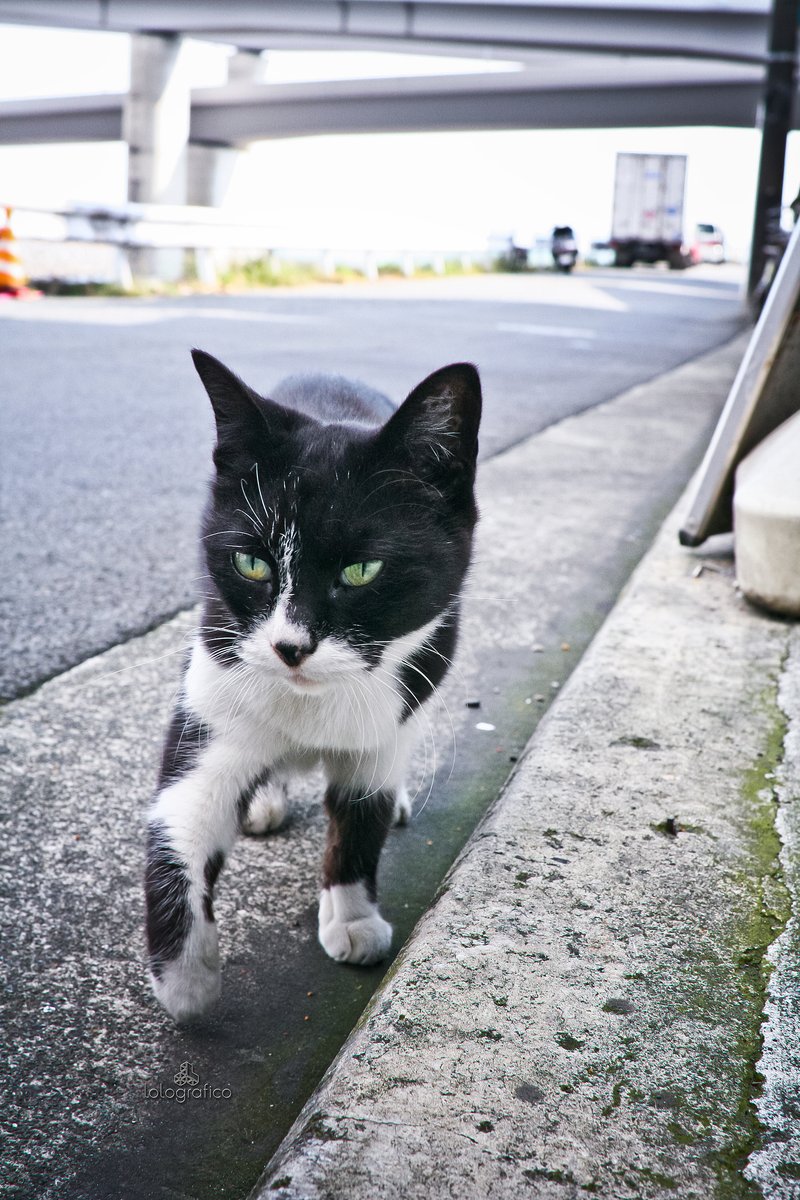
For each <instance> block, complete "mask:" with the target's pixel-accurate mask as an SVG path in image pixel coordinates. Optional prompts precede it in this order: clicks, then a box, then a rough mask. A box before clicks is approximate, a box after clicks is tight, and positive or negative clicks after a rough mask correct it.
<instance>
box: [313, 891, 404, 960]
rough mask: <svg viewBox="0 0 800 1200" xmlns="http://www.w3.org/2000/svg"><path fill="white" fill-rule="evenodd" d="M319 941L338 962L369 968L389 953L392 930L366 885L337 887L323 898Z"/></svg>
mask: <svg viewBox="0 0 800 1200" xmlns="http://www.w3.org/2000/svg"><path fill="white" fill-rule="evenodd" d="M319 940H320V944H321V946H322V948H323V950H324V951H325V953H326V954H328V955H330V957H331V958H333V959H335V960H336V962H349V963H357V964H358V965H359V966H368V965H369V964H370V963H376V962H380V960H381V959H382V958H385V957H386V955H387V954H388V953H389V948H390V946H391V944H392V927H391V925H390V924H389V922H388V921H384V919H383V917H382V916H381V914H380V913H379V912H378V906H377V905H376V904H373V903H372V901H371V900H370V899H369V897H368V896H367V893H366V888H365V887H364V885H363V883H347V884H335V885H334V886H333V887H330V888H325V889H324V890H323V892H322V895H321V896H320V901H319Z"/></svg>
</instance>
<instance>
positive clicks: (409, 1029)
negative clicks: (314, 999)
mask: <svg viewBox="0 0 800 1200" xmlns="http://www.w3.org/2000/svg"><path fill="white" fill-rule="evenodd" d="M679 509H680V506H679ZM678 515H679V511H678V510H676V513H675V514H673V515H672V517H671V518H670V519H669V520H668V521H667V523H666V524H665V526H664V528H663V529H662V531H661V533H660V535H659V537H658V538H657V541H656V543H655V545H654V547H653V549H652V550H651V551H650V553H649V554H648V555H647V557H646V558H645V559H644V560H643V562H642V563H641V565H640V567H639V568H638V569H637V571H636V572H635V574H634V576H633V578H632V580H631V582H630V584H629V585H628V587H627V588H626V590H625V591H624V593H623V595H622V597H621V599H620V601H619V603H618V605H617V607H616V609H615V610H614V612H613V613H612V615H611V616H610V617H609V619H608V620H607V622H606V624H605V625H604V627H603V628H602V630H601V632H600V633H599V634H598V636H597V637H596V638H595V640H594V642H593V644H592V646H591V648H590V649H589V651H588V652H587V654H586V656H585V658H584V659H583V661H582V662H581V664H580V665H579V667H578V668H577V670H576V672H575V673H574V674H573V676H572V677H571V679H570V681H569V683H568V684H567V686H566V687H565V689H564V691H563V693H562V694H561V695H560V697H559V699H558V701H557V702H556V704H555V705H554V707H553V708H552V709H551V711H550V713H549V714H548V716H547V717H546V718H545V720H544V721H543V722H542V724H541V726H540V727H539V730H538V731H537V733H536V735H535V736H534V738H533V740H532V743H531V744H530V746H529V748H528V751H527V753H526V755H525V758H524V760H523V761H522V762H521V763H520V765H519V767H518V769H517V771H516V773H515V775H514V776H513V778H512V779H511V781H510V782H509V784H508V786H507V787H506V789H505V791H504V792H503V794H502V795H501V797H500V798H499V800H498V802H497V803H496V805H495V806H494V808H493V810H492V811H491V813H490V814H489V816H488V817H487V819H486V820H485V821H484V822H483V824H482V825H481V827H480V828H479V829H478V831H477V832H476V834H475V835H474V836H473V838H472V840H471V842H470V843H469V845H468V846H467V848H466V850H465V851H464V853H463V854H462V856H461V858H460V859H459V861H458V862H457V863H456V865H455V866H454V868H453V870H452V871H451V873H450V875H449V876H448V878H447V880H446V882H445V884H444V886H443V888H442V889H441V893H440V896H439V898H438V901H437V903H436V904H435V906H434V907H433V908H432V909H431V910H430V911H429V913H428V914H427V915H426V917H425V918H424V919H423V921H422V922H421V923H420V925H419V926H418V928H417V930H416V932H415V934H414V936H413V937H412V938H411V940H410V942H409V943H408V945H407V946H406V948H405V949H404V951H403V952H402V954H401V956H400V957H399V959H398V960H397V962H396V964H395V967H394V969H393V971H392V973H391V975H390V977H389V978H388V979H387V981H386V982H385V984H384V986H383V987H382V988H381V990H380V991H379V993H378V994H377V995H376V997H375V998H374V1000H373V1002H372V1004H371V1006H370V1008H369V1010H368V1012H367V1013H366V1014H365V1017H364V1018H363V1019H362V1021H361V1023H360V1024H359V1026H358V1027H357V1029H356V1030H355V1032H354V1033H353V1035H352V1036H351V1038H350V1039H349V1041H348V1042H347V1044H346V1045H345V1047H344V1049H343V1050H342V1052H341V1054H340V1055H339V1057H338V1059H337V1060H336V1062H335V1063H334V1064H333V1066H332V1067H331V1069H330V1070H329V1072H328V1074H327V1076H326V1078H325V1079H324V1081H323V1083H322V1085H321V1086H320V1088H319V1089H318V1090H317V1091H316V1093H315V1094H314V1095H313V1096H312V1098H311V1100H310V1101H309V1103H308V1104H307V1105H306V1107H305V1109H304V1111H303V1113H302V1114H301V1116H300V1118H299V1119H298V1121H297V1122H296V1123H295V1126H294V1127H293V1129H292V1131H291V1132H290V1134H289V1136H288V1137H287V1139H286V1140H285V1142H284V1144H283V1146H282V1147H281V1149H280V1150H279V1152H278V1153H277V1155H276V1156H275V1157H274V1159H273V1160H272V1162H271V1164H270V1166H269V1167H268V1169H267V1172H266V1173H265V1176H264V1178H263V1180H262V1182H261V1184H260V1186H259V1188H257V1189H256V1191H255V1192H254V1193H253V1195H254V1196H257V1197H259V1198H260V1200H266V1198H267V1197H268V1196H269V1197H271V1196H280V1197H286V1198H288V1197H292V1198H294V1200H301V1198H302V1200H312V1198H323V1197H325V1198H333V1197H338V1196H345V1195H346V1196H348V1197H351V1198H353V1200H359V1198H364V1200H366V1198H369V1200H378V1198H389V1197H401V1196H402V1197H404V1198H409V1200H410V1198H414V1197H419V1198H420V1200H422V1198H423V1197H424V1198H425V1200H437V1198H439V1197H442V1198H443V1197H451V1196H458V1197H501V1196H502V1197H508V1196H517V1195H530V1194H533V1195H537V1196H545V1197H551V1196H552V1197H559V1198H561V1197H573V1196H574V1197H577V1196H580V1195H584V1194H592V1195H598V1196H606V1197H609V1200H611V1198H612V1197H613V1200H624V1198H628V1197H629V1198H630V1200H642V1198H649V1197H656V1196H661V1195H665V1194H671V1195H680V1196H681V1198H682V1200H686V1198H689V1197H708V1196H712V1195H724V1196H726V1197H739V1196H742V1197H745V1196H756V1195H759V1194H764V1195H768V1196H771V1197H786V1198H788V1197H790V1196H795V1195H797V1184H796V1183H793V1182H792V1179H793V1178H794V1175H793V1172H794V1171H795V1170H796V1169H797V1160H796V1157H795V1158H792V1152H793V1148H794V1150H796V1147H793V1145H792V1144H790V1141H789V1140H786V1139H787V1138H788V1136H789V1135H788V1134H787V1133H786V1124H787V1121H788V1120H790V1118H791V1110H790V1109H787V1103H788V1101H787V1086H786V1084H787V1080H786V1077H785V1072H784V1073H783V1074H782V1071H783V1070H784V1067H785V1056H784V1063H783V1065H782V1064H781V1062H779V1061H777V1060H776V1056H775V1052H774V1051H775V1043H776V1039H777V1042H778V1044H780V1031H779V1029H778V1030H777V1032H776V1030H775V1029H773V1032H772V1036H771V1044H772V1049H773V1055H772V1070H773V1078H772V1081H771V1085H770V1094H769V1096H768V1097H767V1099H768V1100H769V1102H770V1103H771V1105H772V1108H771V1110H770V1107H769V1104H768V1103H766V1102H763V1103H762V1105H761V1116H762V1120H764V1121H767V1120H769V1121H770V1122H771V1124H772V1131H771V1130H770V1129H769V1128H766V1129H765V1128H764V1127H760V1126H759V1123H758V1120H757V1117H756V1110H755V1107H754V1103H753V1102H754V1100H755V1099H756V1098H757V1096H758V1093H759V1086H758V1079H757V1073H756V1072H757V1062H758V1059H759V1055H760V1052H761V1039H760V1026H761V1021H762V1014H763V1006H764V1001H765V992H766V979H767V975H768V964H767V955H768V953H769V951H770V947H771V946H772V944H773V942H774V941H775V939H776V937H777V936H778V935H779V934H780V933H781V931H782V930H783V929H784V928H785V927H786V923H787V920H788V918H789V915H790V911H791V891H790V887H791V886H793V885H792V880H791V878H790V872H789V870H788V864H787V859H786V855H787V853H789V851H788V850H784V853H783V864H782V863H781V857H780V856H781V844H780V840H779V837H778V834H777V832H776V825H775V821H776V815H777V791H776V787H777V782H776V780H777V775H778V771H779V764H780V760H781V756H782V748H783V735H784V729H785V717H784V715H783V713H782V712H781V710H780V708H779V706H778V696H777V688H778V679H779V676H780V673H781V669H782V663H783V660H784V656H785V655H786V653H787V649H788V647H789V644H790V641H792V640H793V638H794V640H795V642H796V641H797V637H796V635H793V634H792V632H791V629H790V627H789V626H787V625H786V624H785V623H783V622H780V621H777V620H772V619H769V618H767V617H765V616H763V615H761V614H760V613H758V612H757V611H755V610H753V609H752V608H750V607H748V606H747V604H746V603H745V602H744V600H743V599H742V598H741V597H740V596H739V595H738V594H737V592H736V591H735V589H734V586H733V571H732V565H731V563H730V560H729V558H725V557H723V558H719V559H718V558H715V557H714V556H713V555H711V556H709V555H705V556H700V555H692V554H689V553H688V552H686V551H684V550H681V549H680V548H679V547H678V543H677V529H678V524H679V521H678ZM796 651H797V648H796ZM796 651H795V652H796ZM795 670H796V671H798V672H800V665H798V666H797V667H796V668H795ZM793 694H795V698H796V688H795V693H793ZM795 736H797V734H795ZM797 784H798V777H797V768H796V751H795V767H794V774H793V777H792V786H793V787H797ZM787 786H789V785H787ZM790 790H791V788H790ZM795 823H796V819H795ZM794 836H795V845H796V833H795V835H794ZM794 853H795V854H796V851H794ZM787 885H788V886H787ZM789 932H790V934H791V939H792V944H793V945H796V940H797V931H796V927H795V926H794V925H791V926H790V927H789ZM785 936H789V935H785ZM784 965H785V959H784ZM793 987H794V988H796V987H797V979H796V969H795V973H794V977H793V979H792V974H791V971H787V970H784V972H783V979H782V988H783V991H782V993H781V995H780V996H779V997H778V999H777V1000H776V1001H775V1002H774V1004H773V1008H774V1007H775V1004H777V1006H778V1010H779V1011H777V1012H776V1015H775V1018H774V1019H776V1020H777V1019H779V1018H780V1013H781V1012H782V1013H783V1014H784V1017H786V1014H788V1019H790V1020H794V1022H795V1030H796V1027H797V1003H796V1000H795V999H793V993H792V988H793ZM770 1019H771V1020H773V1015H771V1017H770ZM769 1043H770V1039H769V1038H768V1044H769ZM791 1055H793V1056H794V1069H795V1072H796V1068H797V1061H796V1059H797V1049H796V1044H795V1046H794V1048H793V1049H792V1051H791ZM796 1078H797V1077H796V1074H795V1082H796ZM790 1082H791V1081H790ZM790 1090H791V1089H789V1091H790ZM795 1103H796V1101H795ZM781 1123H783V1133H781ZM773 1134H774V1137H773V1136H772V1135H773ZM781 1136H782V1137H783V1139H784V1140H783V1142H781V1141H780V1138H781ZM775 1137H777V1138H778V1139H779V1140H778V1141H777V1142H776V1141H775ZM770 1142H772V1143H773V1144H772V1145H771V1147H770V1153H769V1157H768V1161H767V1159H765V1158H764V1153H765V1150H764V1147H765V1146H769V1144H770ZM754 1152H755V1157H754V1159H753V1164H752V1165H751V1167H750V1168H748V1174H749V1175H750V1176H753V1177H754V1176H756V1175H757V1176H758V1178H759V1180H760V1181H761V1182H762V1183H763V1184H764V1186H765V1189H766V1190H764V1191H763V1193H762V1191H761V1190H760V1188H756V1187H754V1186H753V1184H752V1183H751V1182H748V1180H747V1179H746V1178H745V1175H744V1170H745V1167H746V1164H747V1159H748V1156H749V1155H751V1154H753V1153H754ZM759 1155H760V1156H761V1157H759Z"/></svg>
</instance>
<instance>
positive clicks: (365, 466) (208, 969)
mask: <svg viewBox="0 0 800 1200" xmlns="http://www.w3.org/2000/svg"><path fill="white" fill-rule="evenodd" d="M193 358H194V362H195V366H196V368H197V370H198V372H199V374H200V377H201V379H202V381H203V383H204V385H205V388H206V390H207V392H208V395H209V397H210V399H211V403H212V405H213V408H214V413H215V416H216V423H217V445H216V449H215V451H214V463H215V467H216V472H215V475H214V478H213V480H212V483H211V491H210V497H209V501H208V506H207V509H206V513H205V518H204V529H203V532H204V537H203V547H204V551H203V554H204V560H205V570H206V571H207V575H206V579H207V584H206V593H205V600H204V606H203V616H202V624H201V628H200V630H199V633H198V635H197V637H196V640H195V642H194V646H193V649H192V652H191V658H190V661H189V663H188V667H187V670H186V674H185V677H184V679H183V684H182V688H181V693H180V698H179V701H178V704H177V707H176V710H175V713H174V716H173V719H172V723H171V726H170V729H169V732H168V735H167V739H166V744H165V747H164V753H163V761H162V765H161V775H160V779H159V789H158V792H157V794H156V797H155V800H154V802H153V806H152V809H151V811H150V815H149V834H148V859H147V871H146V893H147V933H148V942H149V951H150V969H151V977H152V983H153V988H154V990H155V994H156V996H157V997H158V999H159V1001H160V1002H161V1003H162V1004H163V1005H164V1007H165V1008H166V1009H167V1010H168V1012H170V1013H171V1014H172V1016H173V1017H174V1018H175V1019H176V1020H185V1019H188V1018H190V1017H192V1016H194V1015H196V1014H199V1013H201V1012H203V1011H204V1010H205V1009H207V1008H208V1007H209V1005H211V1004H212V1003H213V1002H214V1000H215V999H216V998H217V996H218V995H219V988H220V982H219V951H218V940H217V927H216V925H215V922H214V914H213V909H212V900H213V892H214V885H215V883H216V880H217V876H218V875H219V872H220V869H221V867H222V864H223V862H224V859H225V856H226V854H227V853H228V851H229V850H230V848H231V846H232V844H233V841H234V839H235V838H236V836H237V833H238V832H239V831H241V830H243V831H244V832H246V833H251V834H262V833H267V832H269V831H270V830H272V829H276V828H277V827H278V826H279V825H280V823H281V821H282V820H283V818H284V815H285V811H286V791H285V782H284V781H285V778H286V776H287V775H289V774H291V773H292V772H295V771H297V770H300V769H306V768H308V767H312V766H315V765H317V764H319V763H321V764H322V766H323V767H324V770H325V774H326V777H327V790H326V793H325V807H326V810H327V813H328V817H329V831H328V842H327V848H326V850H325V857H324V862H323V879H322V883H323V886H322V894H321V898H320V905H319V940H320V942H321V943H322V946H323V948H324V949H325V950H326V952H327V953H328V954H329V955H330V956H331V957H332V958H334V959H336V960H337V961H339V962H351V963H365V964H366V963H374V962H376V961H378V960H379V959H381V958H382V957H384V956H385V955H386V953H387V951H388V949H389V946H390V943H391V937H392V929H391V926H390V925H389V924H388V923H387V922H386V921H385V920H384V919H383V917H382V916H381V915H380V913H379V911H378V906H377V903H376V872H377V866H378V858H379V856H380V852H381V848H382V846H383V842H384V840H385V838H386V834H387V832H388V830H389V828H390V826H391V825H392V823H393V822H397V823H404V822H405V821H407V820H408V818H409V816H410V803H409V800H408V796H407V792H406V786H405V776H406V771H407V767H408V762H409V757H410V754H411V751H412V749H413V747H414V743H415V740H416V733H417V730H416V725H417V721H418V718H419V716H420V709H421V706H422V705H424V704H425V702H426V700H428V699H429V698H430V696H431V695H432V693H433V691H434V690H435V688H436V687H437V686H438V684H439V683H440V682H441V680H442V678H443V676H444V674H445V672H446V670H447V667H448V665H449V663H450V659H451V657H452V654H453V651H454V648H455V642H456V635H457V627H458V614H459V592H460V589H461V585H462V583H463V580H464V576H465V573H466V571H467V568H468V565H469V560H470V552H471V544H472V532H473V528H474V525H475V521H476V517H477V510H476V507H475V500H474V494H473V485H474V478H475V460H476V456H477V450H478V424H479V421H480V412H481V391H480V381H479V378H478V373H477V371H476V370H475V368H474V367H473V366H471V365H470V364H468V363H456V364H454V365H452V366H449V367H444V368H443V369H442V370H440V371H436V372H435V373H434V374H433V375H431V376H430V377H429V378H428V379H426V380H424V382H423V383H421V384H420V385H419V386H418V387H417V388H415V389H414V391H413V392H412V393H411V395H410V396H409V397H408V399H407V400H406V401H405V402H404V403H403V404H402V405H401V406H400V407H399V408H398V409H397V410H396V411H395V410H394V408H393V406H392V404H391V403H390V401H389V400H388V399H387V398H386V397H385V396H383V395H381V394H380V393H378V392H374V391H371V390H370V389H368V388H365V387H364V386H363V385H360V384H354V383H350V382H348V381H347V380H345V379H341V378H338V377H328V376H298V377H296V378H290V379H287V380H285V381H284V382H283V383H282V384H281V385H280V386H279V387H278V388H277V389H276V391H275V392H274V393H273V395H272V398H271V399H264V398H263V397H261V396H259V395H257V394H256V393H255V392H254V391H253V390H252V389H251V388H249V387H248V386H247V385H246V384H245V383H243V382H242V381H241V380H240V379H238V378H237V376H236V375H234V374H233V373H232V372H231V371H229V370H228V369H227V367H225V366H223V365H222V363H220V362H218V361H217V360H216V359H215V358H212V356H211V355H210V354H206V353H204V352H203V351H199V350H196V351H194V352H193Z"/></svg>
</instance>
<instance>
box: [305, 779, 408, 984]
mask: <svg viewBox="0 0 800 1200" xmlns="http://www.w3.org/2000/svg"><path fill="white" fill-rule="evenodd" d="M367 792H368V789H366V788H362V789H360V790H359V789H356V788H354V787H353V786H352V785H350V786H346V785H340V784H336V783H332V784H331V785H330V786H329V787H328V790H327V792H326V794H325V807H326V809H327V812H328V818H329V826H328V844H327V847H326V850H325V858H324V861H323V869H322V874H323V887H322V894H321V896H320V903H319V940H320V942H321V944H322V947H323V949H324V950H325V951H326V953H327V954H329V955H330V956H331V958H334V959H336V961H337V962H350V963H358V964H360V965H362V966H366V965H368V964H369V963H374V962H379V961H380V959H382V958H385V957H386V955H387V954H388V952H389V947H390V946H391V944H392V927H391V925H390V924H389V923H388V921H384V919H383V917H382V916H381V914H380V912H379V911H378V904H377V887H376V878H377V871H378V859H379V857H380V853H381V849H382V848H383V843H384V841H385V840H386V835H387V833H388V832H389V829H390V827H391V825H392V821H393V817H394V811H395V796H394V793H393V792H389V791H380V792H377V793H374V794H372V795H369V794H366V793H367Z"/></svg>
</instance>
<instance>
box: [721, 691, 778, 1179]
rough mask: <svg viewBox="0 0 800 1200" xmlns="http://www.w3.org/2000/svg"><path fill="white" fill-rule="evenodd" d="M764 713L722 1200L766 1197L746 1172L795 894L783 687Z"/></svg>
mask: <svg viewBox="0 0 800 1200" xmlns="http://www.w3.org/2000/svg"><path fill="white" fill-rule="evenodd" d="M758 707H759V708H760V710H761V712H762V713H766V716H767V720H768V736H767V740H766V743H765V746H764V750H763V751H762V753H761V756H760V757H759V758H758V759H757V760H756V761H755V762H754V763H753V765H752V766H751V767H750V768H749V769H748V770H747V771H746V772H745V775H744V778H743V779H742V785H741V796H742V801H743V805H742V809H743V817H744V822H745V827H744V834H745V844H746V850H747V861H746V863H745V866H744V868H743V869H742V870H741V871H739V873H738V877H737V884H738V887H739V889H740V890H741V892H742V893H743V894H744V895H745V896H746V897H747V899H748V904H747V906H746V910H745V911H746V913H747V916H746V919H745V921H744V922H743V923H742V924H740V926H739V928H738V929H737V931H736V938H735V941H734V942H733V944H732V945H731V947H730V953H731V962H732V963H733V964H734V965H735V967H736V969H737V970H736V981H737V986H738V991H739V994H740V997H741V1000H742V1002H743V1003H744V1004H745V1005H746V1007H747V1013H748V1019H747V1022H746V1028H745V1032H744V1033H743V1034H742V1035H741V1036H740V1037H739V1039H738V1044H737V1046H736V1053H737V1055H738V1056H739V1060H740V1062H741V1073H740V1090H739V1094H738V1097H737V1103H736V1112H735V1118H734V1122H733V1124H732V1126H731V1128H730V1130H729V1135H728V1144H727V1146H725V1147H724V1148H723V1149H721V1150H718V1151H717V1152H715V1153H714V1154H713V1155H712V1165H713V1168H714V1172H715V1175H716V1178H717V1193H716V1194H717V1197H718V1200H749V1198H750V1197H753V1198H755V1197H759V1196H760V1195H761V1192H760V1190H759V1189H758V1188H757V1187H756V1186H755V1185H754V1184H752V1183H750V1182H749V1181H748V1180H746V1179H745V1178H744V1175H743V1173H742V1172H743V1169H744V1166H745V1164H746V1162H747V1159H748V1157H749V1155H750V1154H751V1153H752V1152H753V1150H755V1149H756V1147H757V1146H758V1144H759V1141H760V1138H761V1127H760V1124H759V1120H758V1114H757V1112H756V1107H755V1103H754V1102H755V1100H756V1099H757V1098H758V1096H759V1094H760V1091H761V1084H762V1080H761V1076H760V1075H759V1072H758V1061H759V1059H760V1057H761V1049H762V1035H761V1026H762V1023H763V1019H764V1017H763V1013H764V1006H765V1003H766V1000H767V989H768V984H769V976H770V973H771V965H770V962H769V958H768V951H769V948H770V946H771V945H772V943H773V942H774V941H775V939H776V938H777V937H779V936H780V934H781V933H782V932H783V930H784V929H785V927H786V924H787V922H788V920H789V917H790V915H791V894H790V892H789V889H788V888H787V886H786V882H785V880H784V877H783V869H782V866H781V861H780V851H781V839H780V835H779V833H778V830H777V828H776V817H777V812H778V797H777V792H776V787H777V778H778V774H779V770H780V766H781V762H782V759H783V747H784V739H785V736H786V729H787V720H786V717H785V715H784V713H783V712H782V711H781V709H780V707H779V705H778V683H777V680H775V681H774V682H773V683H772V684H771V685H770V687H769V688H768V689H767V690H765V692H764V693H763V694H762V695H761V697H760V698H759V704H758Z"/></svg>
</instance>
